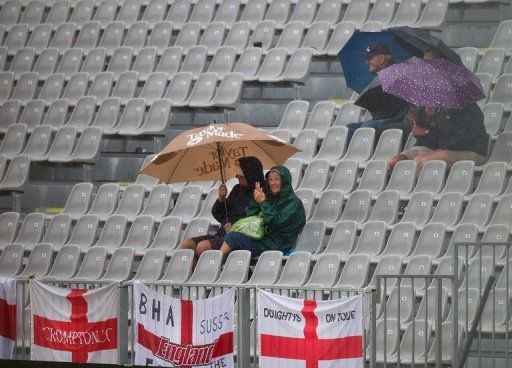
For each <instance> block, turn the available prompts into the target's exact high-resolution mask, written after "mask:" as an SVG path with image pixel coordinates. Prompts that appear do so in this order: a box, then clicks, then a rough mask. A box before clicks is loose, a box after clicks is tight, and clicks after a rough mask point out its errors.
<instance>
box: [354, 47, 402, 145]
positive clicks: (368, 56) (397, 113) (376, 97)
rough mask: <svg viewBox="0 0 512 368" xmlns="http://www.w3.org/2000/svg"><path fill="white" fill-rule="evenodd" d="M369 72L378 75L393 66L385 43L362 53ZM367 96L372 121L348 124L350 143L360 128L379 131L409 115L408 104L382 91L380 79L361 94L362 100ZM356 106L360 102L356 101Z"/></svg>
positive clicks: (365, 105) (366, 106)
mask: <svg viewBox="0 0 512 368" xmlns="http://www.w3.org/2000/svg"><path fill="white" fill-rule="evenodd" d="M362 55H363V57H364V59H365V60H366V64H367V65H368V71H369V72H370V73H373V74H376V73H378V72H380V71H382V70H384V69H386V68H387V67H389V66H390V65H392V64H393V57H392V55H391V49H390V48H389V46H388V45H386V44H385V43H383V42H376V43H374V44H372V45H371V46H369V47H368V48H367V50H366V51H365V52H364V53H362ZM365 94H367V97H366V98H368V99H371V101H372V103H368V104H364V107H365V108H366V109H367V110H368V111H369V112H370V114H371V116H372V119H371V120H368V121H363V122H353V123H349V124H347V125H346V126H347V129H348V132H347V139H348V140H349V141H350V139H351V138H352V135H353V134H354V132H355V131H356V129H358V128H364V127H366V128H374V129H377V128H378V127H380V126H381V125H382V124H385V123H387V124H389V123H393V122H400V121H402V120H403V119H404V117H405V115H406V113H407V103H406V102H405V101H403V100H401V99H399V98H397V97H395V96H392V95H390V94H388V93H386V92H384V91H383V90H382V88H381V87H380V85H379V83H378V78H377V77H376V80H374V82H372V84H370V85H369V86H368V88H367V90H365V91H363V92H362V93H361V97H360V98H365V97H363V96H364V95H365ZM356 104H358V102H357V101H356Z"/></svg>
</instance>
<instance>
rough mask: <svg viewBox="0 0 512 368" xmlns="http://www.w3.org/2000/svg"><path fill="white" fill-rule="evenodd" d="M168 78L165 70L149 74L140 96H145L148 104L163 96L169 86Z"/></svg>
mask: <svg viewBox="0 0 512 368" xmlns="http://www.w3.org/2000/svg"><path fill="white" fill-rule="evenodd" d="M167 79H168V75H167V73H164V72H154V73H151V74H150V75H148V78H147V80H146V82H145V83H144V87H142V90H141V91H140V94H139V98H144V99H145V100H146V103H148V104H151V103H153V102H154V101H155V100H157V99H159V98H161V97H162V95H163V94H164V91H165V88H166V87H167Z"/></svg>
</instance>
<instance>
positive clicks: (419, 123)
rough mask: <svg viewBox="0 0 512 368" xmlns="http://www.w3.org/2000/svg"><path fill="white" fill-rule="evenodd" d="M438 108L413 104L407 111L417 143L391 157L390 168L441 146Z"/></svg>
mask: <svg viewBox="0 0 512 368" xmlns="http://www.w3.org/2000/svg"><path fill="white" fill-rule="evenodd" d="M435 116H436V110H435V109H433V108H420V107H417V106H414V105H412V106H411V107H410V109H409V112H408V113H407V121H408V124H409V125H410V126H411V129H410V130H411V133H412V135H413V136H414V137H415V138H416V143H415V144H414V146H412V147H411V148H409V149H406V150H404V151H402V152H400V153H399V154H398V155H396V156H393V157H391V158H390V159H389V161H388V165H389V169H390V170H393V169H394V167H395V165H396V164H397V163H398V162H399V161H402V160H414V159H415V158H416V157H417V156H419V155H421V154H423V153H427V152H431V151H433V150H436V149H438V148H439V129H437V127H436V125H435Z"/></svg>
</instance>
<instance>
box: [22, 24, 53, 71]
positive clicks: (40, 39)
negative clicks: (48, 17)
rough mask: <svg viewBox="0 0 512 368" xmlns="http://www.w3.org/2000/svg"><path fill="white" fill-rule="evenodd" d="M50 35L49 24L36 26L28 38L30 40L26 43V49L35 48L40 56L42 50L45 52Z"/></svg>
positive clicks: (50, 28)
mask: <svg viewBox="0 0 512 368" xmlns="http://www.w3.org/2000/svg"><path fill="white" fill-rule="evenodd" d="M51 35H52V25H51V24H38V25H37V26H36V27H35V28H34V30H33V31H32V35H31V36H30V39H29V40H28V42H27V47H33V48H35V50H36V52H37V53H38V54H39V55H41V53H42V52H43V51H44V50H46V47H47V46H48V43H49V41H50V36H51ZM38 60H39V59H38ZM34 71H36V70H34Z"/></svg>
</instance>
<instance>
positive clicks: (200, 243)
mask: <svg viewBox="0 0 512 368" xmlns="http://www.w3.org/2000/svg"><path fill="white" fill-rule="evenodd" d="M235 171H236V178H237V179H238V184H237V185H235V186H234V187H233V189H232V190H231V193H229V195H228V189H227V187H226V184H224V183H222V184H221V185H220V186H219V197H218V198H217V200H216V201H215V203H214V204H213V207H212V215H213V217H214V218H215V219H216V220H217V221H218V222H219V223H220V227H219V229H218V230H217V232H216V233H215V234H214V235H204V236H197V237H194V238H187V239H184V240H183V241H182V242H181V244H180V245H179V247H180V248H181V249H192V250H194V251H195V253H196V256H197V257H199V255H200V254H201V253H202V252H204V251H205V250H209V249H220V248H221V245H222V243H223V241H224V237H225V236H226V234H227V233H228V232H229V230H230V229H231V225H232V224H234V223H235V222H236V221H238V220H239V219H241V218H243V217H245V215H246V211H247V207H248V206H249V203H250V201H251V199H252V194H253V192H254V190H255V188H256V186H258V187H259V188H265V187H266V181H265V178H264V176H263V166H262V164H261V161H260V160H259V159H258V158H257V157H254V156H248V157H240V158H239V159H237V160H236V161H235Z"/></svg>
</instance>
